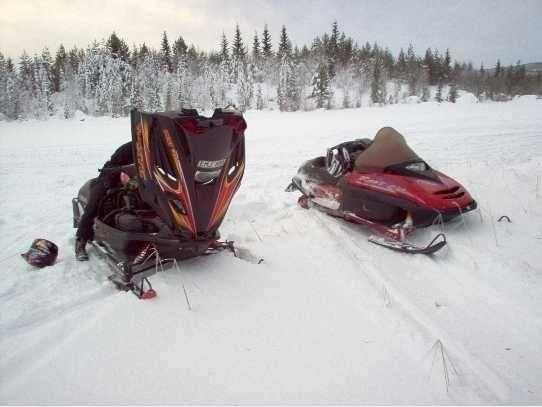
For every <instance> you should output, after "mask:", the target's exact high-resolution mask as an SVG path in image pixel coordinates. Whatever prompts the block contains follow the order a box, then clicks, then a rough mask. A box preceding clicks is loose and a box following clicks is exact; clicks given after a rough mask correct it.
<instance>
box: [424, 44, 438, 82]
mask: <svg viewBox="0 0 542 407" xmlns="http://www.w3.org/2000/svg"><path fill="white" fill-rule="evenodd" d="M423 67H424V69H425V70H426V71H427V76H428V78H427V80H428V82H429V84H430V85H433V84H434V83H435V80H436V78H435V59H434V57H433V52H432V51H431V48H427V50H426V51H425V56H424V57H423Z"/></svg>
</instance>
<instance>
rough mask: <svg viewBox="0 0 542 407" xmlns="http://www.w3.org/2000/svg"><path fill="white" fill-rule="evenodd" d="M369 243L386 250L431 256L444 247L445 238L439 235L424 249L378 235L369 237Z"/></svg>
mask: <svg viewBox="0 0 542 407" xmlns="http://www.w3.org/2000/svg"><path fill="white" fill-rule="evenodd" d="M369 242H371V243H375V244H377V245H379V246H383V247H386V248H388V249H391V250H395V251H398V252H402V253H410V254H433V253H436V252H438V251H439V250H440V249H442V248H443V247H444V246H446V236H445V235H444V233H439V234H438V235H436V236H435V237H434V238H433V240H432V241H431V242H430V243H429V244H428V245H427V246H425V247H419V246H416V245H414V244H412V243H410V242H406V241H399V240H395V239H390V238H388V237H385V236H379V235H372V236H370V237H369Z"/></svg>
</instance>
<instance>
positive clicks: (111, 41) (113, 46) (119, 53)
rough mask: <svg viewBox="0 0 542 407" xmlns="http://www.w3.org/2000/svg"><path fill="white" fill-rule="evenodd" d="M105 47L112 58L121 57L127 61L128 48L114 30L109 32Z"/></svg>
mask: <svg viewBox="0 0 542 407" xmlns="http://www.w3.org/2000/svg"><path fill="white" fill-rule="evenodd" d="M106 47H107V49H108V50H109V52H110V53H111V55H113V57H114V58H121V59H122V60H123V61H128V57H129V55H130V49H129V48H128V45H126V43H125V42H124V40H122V39H121V38H120V37H119V36H117V34H116V33H115V31H113V32H112V33H111V35H110V36H109V38H108V39H107V42H106Z"/></svg>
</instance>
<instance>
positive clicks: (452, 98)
mask: <svg viewBox="0 0 542 407" xmlns="http://www.w3.org/2000/svg"><path fill="white" fill-rule="evenodd" d="M456 100H457V85H456V84H455V83H452V84H451V85H450V92H449V93H448V102H452V103H455V102H456Z"/></svg>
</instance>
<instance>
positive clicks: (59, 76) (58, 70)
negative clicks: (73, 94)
mask: <svg viewBox="0 0 542 407" xmlns="http://www.w3.org/2000/svg"><path fill="white" fill-rule="evenodd" d="M67 58H68V57H67V55H66V50H65V49H64V45H62V44H60V47H59V48H58V51H57V52H56V56H55V62H54V64H53V67H52V71H53V91H54V92H60V84H61V83H62V81H63V80H64V72H65V69H66V68H65V64H66V61H67Z"/></svg>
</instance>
